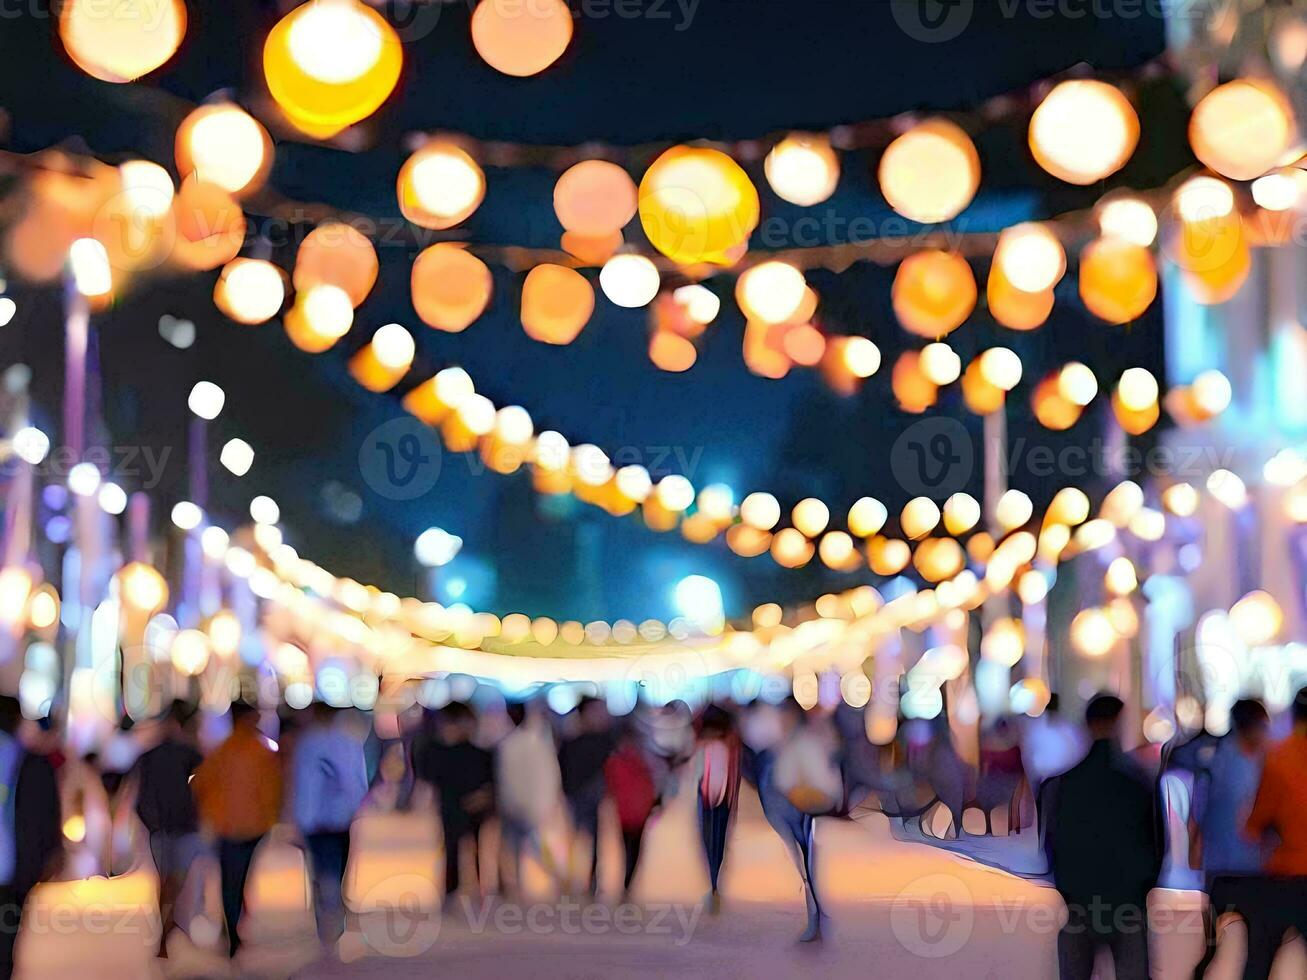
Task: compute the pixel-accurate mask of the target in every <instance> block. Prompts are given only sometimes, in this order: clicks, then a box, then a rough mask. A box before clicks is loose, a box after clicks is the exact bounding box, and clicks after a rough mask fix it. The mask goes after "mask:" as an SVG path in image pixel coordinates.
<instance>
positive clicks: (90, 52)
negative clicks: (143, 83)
mask: <svg viewBox="0 0 1307 980" xmlns="http://www.w3.org/2000/svg"><path fill="white" fill-rule="evenodd" d="M185 35H186V5H185V4H184V3H183V2H181V0H116V2H114V3H111V4H107V5H106V4H102V3H99V2H97V0H68V2H66V3H64V4H62V5H61V10H60V13H59V37H60V40H62V41H63V44H64V48H65V49H66V50H67V51H68V55H69V57H71V58H72V59H73V61H74V62H76V63H77V67H78V68H80V69H82V71H84V72H86V73H87V74H88V75H90V76H92V77H94V78H98V79H100V80H101V81H104V82H117V83H122V82H134V81H135V80H136V79H138V78H140V77H141V76H142V75H148V74H149V73H150V72H152V71H154V70H155V69H157V68H159V67H161V66H162V65H164V64H165V63H166V62H167V61H168V60H169V59H170V58H172V56H173V55H174V54H175V53H176V52H177V49H178V48H179V47H180V46H181V43H182V38H183V37H185Z"/></svg>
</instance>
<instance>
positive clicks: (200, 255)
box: [173, 176, 246, 270]
mask: <svg viewBox="0 0 1307 980" xmlns="http://www.w3.org/2000/svg"><path fill="white" fill-rule="evenodd" d="M173 217H174V220H175V223H176V229H177V237H176V241H175V242H174V248H173V256H174V258H175V259H176V260H177V261H178V262H179V263H181V264H182V265H184V266H187V267H189V268H191V269H197V270H208V269H216V268H218V266H220V265H223V264H225V263H227V262H230V261H231V260H232V259H234V258H235V257H236V255H237V254H238V253H239V252H240V250H241V246H242V245H244V244H245V227H246V226H245V215H244V213H243V212H242V211H241V208H240V205H239V204H237V203H236V201H235V200H233V199H232V196H231V195H230V194H228V193H227V191H225V190H224V189H223V188H221V187H219V186H218V185H217V184H210V183H206V182H205V181H202V180H199V179H198V178H197V177H194V176H192V177H188V178H186V180H184V181H183V182H182V186H181V190H180V191H178V192H177V196H176V198H175V199H174V201H173Z"/></svg>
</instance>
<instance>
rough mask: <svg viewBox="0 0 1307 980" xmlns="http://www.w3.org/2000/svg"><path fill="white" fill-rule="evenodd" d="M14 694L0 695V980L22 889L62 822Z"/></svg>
mask: <svg viewBox="0 0 1307 980" xmlns="http://www.w3.org/2000/svg"><path fill="white" fill-rule="evenodd" d="M22 720H23V714H22V710H21V709H20V707H19V704H18V699H17V698H13V697H8V696H0V792H3V797H4V798H3V801H0V803H2V805H0V980H8V978H9V977H11V976H13V972H14V944H15V941H16V940H17V939H18V929H19V924H20V920H21V918H22V914H23V905H24V903H25V902H26V901H27V894H28V892H30V891H31V890H32V888H33V887H35V886H36V885H37V884H38V883H39V882H40V881H42V880H44V879H45V878H46V877H47V875H48V874H49V872H50V868H51V865H52V864H53V863H54V859H55V857H56V856H57V855H58V854H59V848H60V844H61V837H60V835H61V833H62V827H63V821H62V819H61V816H60V812H59V789H58V786H57V785H56V783H55V776H54V767H53V766H52V765H50V761H49V760H48V759H47V758H46V757H45V756H43V755H39V754H38V753H36V752H29V751H28V750H27V748H26V747H25V746H24V745H23V743H22V741H21V740H20V738H19V735H18V729H19V726H20V725H21V724H22Z"/></svg>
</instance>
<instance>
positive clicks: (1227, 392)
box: [1190, 368, 1234, 418]
mask: <svg viewBox="0 0 1307 980" xmlns="http://www.w3.org/2000/svg"><path fill="white" fill-rule="evenodd" d="M1190 391H1191V393H1192V395H1193V399H1194V402H1195V404H1197V405H1198V407H1199V409H1201V410H1202V412H1203V413H1204V414H1205V415H1206V416H1207V417H1208V418H1212V417H1215V416H1217V415H1220V414H1221V413H1222V412H1224V411H1225V410H1226V409H1227V408H1229V407H1230V400H1231V399H1232V398H1233V397H1234V389H1233V388H1232V387H1231V386H1230V379H1229V378H1227V377H1226V376H1225V375H1224V374H1222V373H1221V372H1220V371H1217V370H1216V369H1215V368H1213V369H1211V370H1208V371H1203V372H1201V373H1200V374H1199V375H1198V376H1197V377H1196V378H1194V380H1193V384H1192V385H1190Z"/></svg>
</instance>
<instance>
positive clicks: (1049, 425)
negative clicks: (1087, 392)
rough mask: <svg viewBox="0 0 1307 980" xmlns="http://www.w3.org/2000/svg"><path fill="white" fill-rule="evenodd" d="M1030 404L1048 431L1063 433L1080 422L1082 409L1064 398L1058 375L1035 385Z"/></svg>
mask: <svg viewBox="0 0 1307 980" xmlns="http://www.w3.org/2000/svg"><path fill="white" fill-rule="evenodd" d="M1030 402H1031V405H1032V406H1033V407H1034V409H1035V418H1036V419H1038V420H1039V424H1040V425H1042V426H1044V428H1046V429H1052V430H1053V431H1054V432H1063V431H1065V430H1067V429H1069V428H1071V426H1073V425H1075V424H1076V423H1077V422H1079V421H1080V416H1081V414H1082V413H1081V407H1080V406H1079V405H1076V404H1075V403H1074V402H1071V401H1068V400H1067V399H1066V398H1064V397H1063V396H1062V393H1061V391H1060V390H1059V389H1058V378H1057V375H1053V376H1051V377H1047V378H1045V379H1044V380H1043V381H1041V382H1039V384H1037V385H1035V390H1034V391H1033V392H1031V394H1030Z"/></svg>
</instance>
